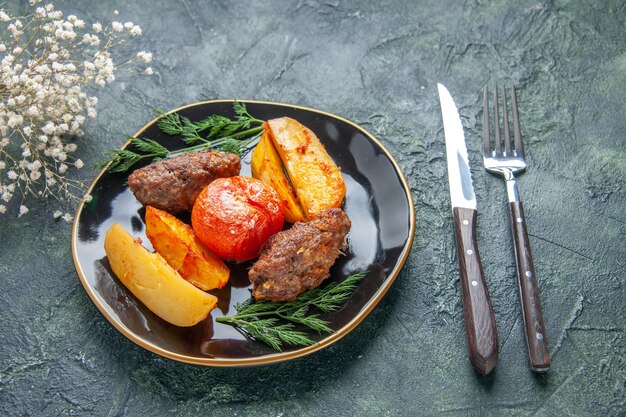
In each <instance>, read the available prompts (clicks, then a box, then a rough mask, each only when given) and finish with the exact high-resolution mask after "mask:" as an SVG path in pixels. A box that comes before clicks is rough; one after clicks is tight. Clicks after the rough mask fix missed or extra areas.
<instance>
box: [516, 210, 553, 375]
mask: <svg viewBox="0 0 626 417" xmlns="http://www.w3.org/2000/svg"><path fill="white" fill-rule="evenodd" d="M510 204H511V220H512V229H513V240H514V241H515V263H516V265H517V280H518V282H519V294H520V302H521V305H522V316H523V318H524V330H525V333H526V345H527V346H528V357H529V358H530V368H531V369H532V370H533V371H535V372H547V371H548V369H550V352H549V351H548V338H547V335H546V328H545V326H544V324H543V313H542V312H541V302H540V301H539V289H538V287H537V278H536V274H535V266H534V264H533V258H532V254H531V252H530V241H529V240H528V233H527V231H526V217H525V216H524V206H523V205H522V202H521V201H514V202H511V203H510Z"/></svg>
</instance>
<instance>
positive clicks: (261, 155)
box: [250, 131, 306, 223]
mask: <svg viewBox="0 0 626 417" xmlns="http://www.w3.org/2000/svg"><path fill="white" fill-rule="evenodd" d="M250 168H251V170H252V176H253V177H254V178H258V179H259V180H261V181H263V182H264V183H265V184H268V185H270V186H271V187H272V188H273V189H274V190H276V192H277V193H278V196H279V197H280V201H281V203H282V205H283V211H284V213H285V220H286V221H288V222H289V223H295V222H299V221H306V217H305V216H304V211H303V210H302V206H300V202H299V201H298V197H296V193H295V191H294V190H293V187H292V186H291V183H290V182H289V179H288V178H287V176H286V175H285V171H284V170H283V163H282V162H281V161H280V157H279V156H278V153H277V152H276V149H275V148H274V145H273V144H272V141H271V139H270V137H269V133H268V132H267V131H265V132H264V133H263V135H262V136H261V140H260V141H259V143H258V144H257V145H256V147H255V148H254V151H253V152H252V162H251V163H250Z"/></svg>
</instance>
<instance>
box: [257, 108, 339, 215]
mask: <svg viewBox="0 0 626 417" xmlns="http://www.w3.org/2000/svg"><path fill="white" fill-rule="evenodd" d="M264 128H265V130H267V131H268V133H269V137H270V139H271V142H272V144H273V145H274V147H275V149H276V151H277V152H278V155H279V156H280V159H281V161H282V163H283V165H284V167H285V171H286V172H287V176H288V177H289V180H290V181H291V184H292V185H293V188H294V190H295V193H296V196H297V197H298V201H299V202H300V205H301V206H302V209H303V210H304V214H305V217H306V218H307V219H309V220H310V219H313V218H315V217H316V216H317V215H319V214H320V213H321V212H323V211H324V210H327V209H329V208H336V207H340V206H341V203H342V201H343V198H344V196H345V194H346V184H345V182H344V180H343V176H342V175H341V170H340V169H339V167H338V166H337V165H336V164H335V163H334V162H333V160H332V159H331V157H330V155H328V152H326V149H325V148H324V145H322V143H321V142H320V140H319V139H318V138H317V136H315V133H313V131H311V130H310V129H309V128H307V127H306V126H303V125H302V124H300V123H299V122H298V121H296V120H294V119H291V118H289V117H281V118H279V119H272V120H268V121H267V122H265V124H264Z"/></svg>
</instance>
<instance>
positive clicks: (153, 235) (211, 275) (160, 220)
mask: <svg viewBox="0 0 626 417" xmlns="http://www.w3.org/2000/svg"><path fill="white" fill-rule="evenodd" d="M146 235H147V236H148V239H150V242H151V243H152V246H153V247H154V250H156V251H157V252H158V253H159V254H160V255H161V256H162V257H163V258H165V260H166V261H167V263H168V264H170V266H171V267H172V268H174V269H175V270H176V271H178V273H179V274H180V276H182V277H183V278H184V279H186V280H187V281H189V282H191V283H192V284H193V285H195V286H196V287H198V288H200V289H201V290H205V291H207V290H212V289H214V288H222V287H223V286H224V285H225V284H226V282H227V281H228V278H229V276H230V270H229V269H228V267H227V266H226V264H225V263H224V261H222V260H221V259H220V258H218V257H217V255H215V254H213V252H211V251H209V250H208V249H207V248H206V247H205V246H204V245H203V244H202V243H201V242H200V241H199V240H198V238H197V237H196V235H195V233H194V232H193V229H192V227H191V226H189V225H188V224H185V223H183V222H182V221H180V220H178V219H177V218H176V217H174V216H173V215H171V214H170V213H168V212H166V211H163V210H159V209H157V208H154V207H152V206H147V207H146Z"/></svg>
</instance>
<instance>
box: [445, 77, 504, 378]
mask: <svg viewBox="0 0 626 417" xmlns="http://www.w3.org/2000/svg"><path fill="white" fill-rule="evenodd" d="M437 88H438V90H439V100H440V102H441V115H442V117H443V129H444V134H445V140H446V159H447V161H448V182H449V184H450V199H451V201H452V216H453V219H454V234H455V238H456V250H457V255H458V258H459V267H460V268H459V269H460V275H461V293H462V298H463V313H464V314H463V315H464V317H465V330H466V333H467V347H468V350H469V357H470V362H471V363H472V365H473V366H474V368H475V369H476V370H477V371H478V372H479V373H480V374H482V375H487V374H488V373H489V372H491V371H492V370H493V368H494V367H495V366H496V362H497V360H498V333H497V331H496V320H495V317H494V314H493V307H492V305H491V299H490V298H489V291H488V290H487V283H486V282H485V276H484V273H483V267H482V264H481V262H480V256H479V255H478V245H477V244H476V195H475V194H474V186H473V185H472V174H471V172H470V167H469V160H468V157H467V147H466V146H465V136H464V135H463V125H462V124H461V118H460V117H459V112H458V110H457V108H456V105H455V104H454V100H452V96H451V95H450V93H449V92H448V90H447V89H446V87H444V86H443V85H442V84H437Z"/></svg>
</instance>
